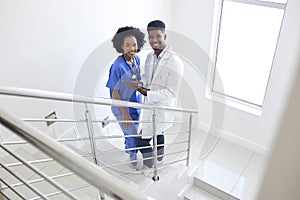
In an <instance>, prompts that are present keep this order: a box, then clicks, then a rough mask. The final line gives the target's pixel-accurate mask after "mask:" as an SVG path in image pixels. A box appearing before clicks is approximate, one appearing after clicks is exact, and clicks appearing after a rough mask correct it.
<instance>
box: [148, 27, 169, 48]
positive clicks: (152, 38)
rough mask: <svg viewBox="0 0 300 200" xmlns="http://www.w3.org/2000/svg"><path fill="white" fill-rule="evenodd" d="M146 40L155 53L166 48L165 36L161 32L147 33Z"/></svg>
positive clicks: (152, 31)
mask: <svg viewBox="0 0 300 200" xmlns="http://www.w3.org/2000/svg"><path fill="white" fill-rule="evenodd" d="M148 35H149V36H148V39H149V43H150V45H151V47H152V48H153V49H154V50H155V51H159V50H163V48H165V46H166V42H165V41H166V34H165V33H164V32H163V31H162V30H151V31H148Z"/></svg>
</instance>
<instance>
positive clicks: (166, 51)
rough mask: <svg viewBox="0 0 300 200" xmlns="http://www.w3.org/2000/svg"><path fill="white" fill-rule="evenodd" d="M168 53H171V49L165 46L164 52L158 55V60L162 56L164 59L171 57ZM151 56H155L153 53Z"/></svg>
mask: <svg viewBox="0 0 300 200" xmlns="http://www.w3.org/2000/svg"><path fill="white" fill-rule="evenodd" d="M170 51H172V47H171V46H170V45H168V44H166V46H165V48H164V50H163V51H162V52H161V53H160V54H159V55H158V58H161V57H162V56H164V58H168V57H169V56H170V55H171V53H170ZM152 55H153V56H156V54H155V52H154V51H153V54H152Z"/></svg>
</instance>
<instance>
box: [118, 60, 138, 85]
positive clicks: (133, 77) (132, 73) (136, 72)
mask: <svg viewBox="0 0 300 200" xmlns="http://www.w3.org/2000/svg"><path fill="white" fill-rule="evenodd" d="M122 57H123V59H124V61H125V62H126V63H127V65H128V67H129V69H130V73H131V78H132V80H136V79H137V74H139V73H140V67H139V66H137V63H136V61H135V58H133V60H134V65H133V66H137V67H135V69H136V70H135V73H134V72H133V70H132V68H133V67H132V66H131V65H130V62H128V61H127V60H126V58H125V56H124V55H123V56H122Z"/></svg>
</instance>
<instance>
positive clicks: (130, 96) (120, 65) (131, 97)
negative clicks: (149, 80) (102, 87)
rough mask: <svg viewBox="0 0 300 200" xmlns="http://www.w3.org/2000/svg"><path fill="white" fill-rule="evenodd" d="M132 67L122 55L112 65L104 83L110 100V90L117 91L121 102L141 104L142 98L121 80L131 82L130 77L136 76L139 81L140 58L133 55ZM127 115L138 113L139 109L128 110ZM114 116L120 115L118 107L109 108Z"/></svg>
mask: <svg viewBox="0 0 300 200" xmlns="http://www.w3.org/2000/svg"><path fill="white" fill-rule="evenodd" d="M134 61H135V62H134V66H133V67H131V66H130V65H129V64H128V63H127V62H126V59H125V58H124V56H123V55H121V56H119V57H118V58H117V59H116V60H115V62H114V63H113V64H112V66H111V67H110V70H109V78H108V81H107V83H106V87H108V88H109V89H110V98H112V99H113V96H112V90H117V91H118V92H119V94H120V96H121V99H122V100H123V101H130V102H139V103H140V102H141V101H142V96H141V94H140V93H139V92H137V91H136V90H133V89H131V88H129V87H128V86H127V85H125V83H123V82H122V80H125V81H132V75H133V74H134V75H136V79H137V80H141V74H140V70H139V66H140V58H139V57H138V56H137V55H135V56H134ZM128 109H129V114H130V115H131V116H132V114H133V113H135V114H138V115H139V113H140V109H137V108H128ZM111 110H112V112H113V113H114V115H116V116H117V115H121V112H120V110H119V108H118V107H115V106H112V108H111Z"/></svg>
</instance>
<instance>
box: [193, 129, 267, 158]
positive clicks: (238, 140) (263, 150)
mask: <svg viewBox="0 0 300 200" xmlns="http://www.w3.org/2000/svg"><path fill="white" fill-rule="evenodd" d="M198 129H199V130H201V131H203V132H205V133H207V132H208V131H209V129H210V126H209V125H208V124H205V123H198ZM217 132H219V133H220V139H223V140H225V141H228V142H231V143H233V144H236V145H239V146H242V147H244V148H247V149H249V150H252V151H255V152H258V153H260V154H263V155H268V154H269V153H270V148H268V147H265V146H263V145H260V144H257V143H255V142H252V141H250V140H247V139H245V138H242V137H239V136H236V135H234V134H232V133H229V132H227V131H224V130H218V131H217Z"/></svg>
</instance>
